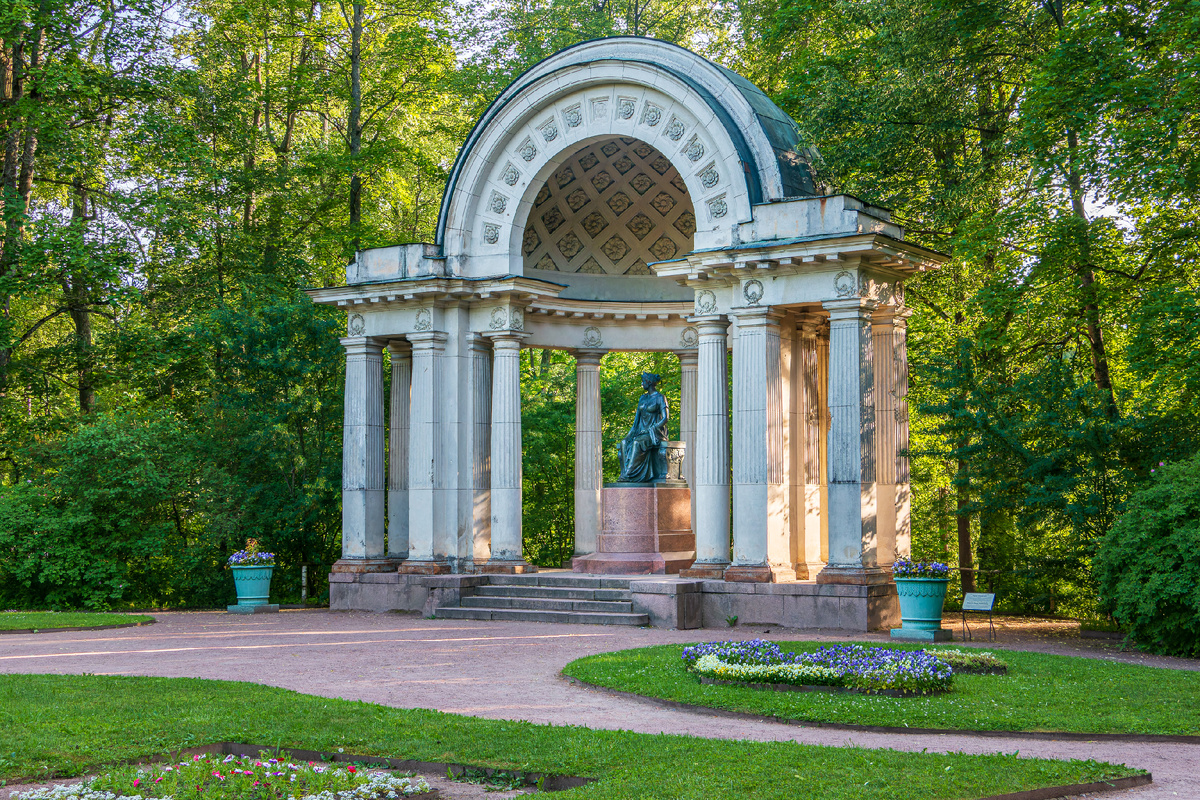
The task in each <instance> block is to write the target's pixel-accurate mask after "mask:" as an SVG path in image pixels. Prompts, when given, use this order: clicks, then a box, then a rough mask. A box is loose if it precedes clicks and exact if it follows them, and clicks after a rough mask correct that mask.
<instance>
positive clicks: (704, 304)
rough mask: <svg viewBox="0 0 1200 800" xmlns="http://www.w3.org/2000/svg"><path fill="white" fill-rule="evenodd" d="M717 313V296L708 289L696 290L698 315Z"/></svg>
mask: <svg viewBox="0 0 1200 800" xmlns="http://www.w3.org/2000/svg"><path fill="white" fill-rule="evenodd" d="M715 313H717V296H716V295H715V294H713V293H712V292H710V291H709V290H708V289H701V290H700V291H698V292H696V314H697V316H703V315H705V314H715Z"/></svg>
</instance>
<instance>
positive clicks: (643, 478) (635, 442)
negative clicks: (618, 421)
mask: <svg viewBox="0 0 1200 800" xmlns="http://www.w3.org/2000/svg"><path fill="white" fill-rule="evenodd" d="M670 416H671V414H670V411H668V410H667V399H666V398H665V397H663V395H662V392H659V391H652V392H646V393H645V394H643V395H642V396H641V398H640V399H639V400H638V406H637V415H636V416H634V418H633V427H632V428H630V429H629V433H627V434H626V435H625V438H624V439H622V440H621V447H620V455H621V478H620V479H621V480H622V481H628V482H630V483H649V482H650V481H652V480H654V479H655V478H656V477H661V476H658V475H656V474H655V454H656V452H657V451H658V446H659V445H660V444H661V443H663V442H665V441H667V438H668V435H667V420H668V419H669V418H670Z"/></svg>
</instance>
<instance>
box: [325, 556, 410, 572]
mask: <svg viewBox="0 0 1200 800" xmlns="http://www.w3.org/2000/svg"><path fill="white" fill-rule="evenodd" d="M399 565H400V561H399V560H398V559H395V558H340V559H338V560H337V561H335V562H334V564H333V566H332V567H331V568H330V570H329V571H330V572H349V573H353V574H363V573H367V572H395V571H396V567H398V566H399Z"/></svg>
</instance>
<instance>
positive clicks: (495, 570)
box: [478, 559, 537, 575]
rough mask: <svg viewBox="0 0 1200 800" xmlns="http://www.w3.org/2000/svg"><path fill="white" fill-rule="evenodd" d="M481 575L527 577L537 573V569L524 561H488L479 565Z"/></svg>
mask: <svg viewBox="0 0 1200 800" xmlns="http://www.w3.org/2000/svg"><path fill="white" fill-rule="evenodd" d="M478 571H479V572H480V573H481V574H483V575H528V574H530V573H534V572H537V567H535V566H534V565H533V564H529V563H527V562H525V561H501V560H499V559H489V560H488V561H484V562H483V563H482V564H480V565H479V570H478Z"/></svg>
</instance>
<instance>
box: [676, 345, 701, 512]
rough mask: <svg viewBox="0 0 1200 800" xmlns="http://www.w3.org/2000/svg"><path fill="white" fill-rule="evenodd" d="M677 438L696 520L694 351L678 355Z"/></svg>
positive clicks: (684, 476) (695, 353)
mask: <svg viewBox="0 0 1200 800" xmlns="http://www.w3.org/2000/svg"><path fill="white" fill-rule="evenodd" d="M678 355H679V438H680V439H681V440H682V441H683V442H684V445H685V450H684V451H683V479H684V480H685V481H687V484H688V486H689V487H692V519H693V520H694V519H695V518H696V491H695V485H696V454H695V453H693V452H692V450H693V449H694V448H695V446H696V380H697V379H696V367H697V364H698V363H699V360H700V356H699V354H698V353H697V352H696V351H695V350H683V351H681V352H680V353H679V354H678Z"/></svg>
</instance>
